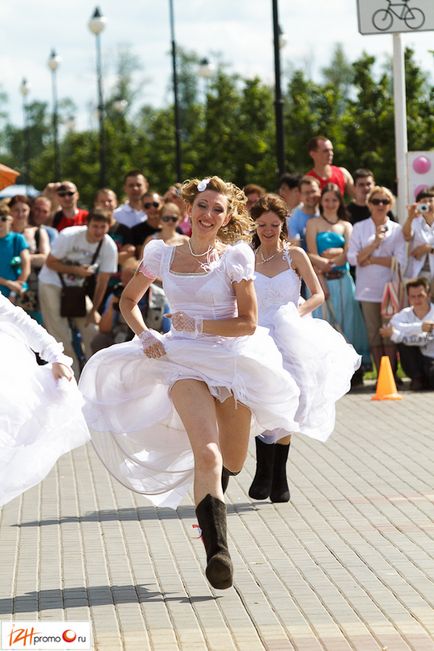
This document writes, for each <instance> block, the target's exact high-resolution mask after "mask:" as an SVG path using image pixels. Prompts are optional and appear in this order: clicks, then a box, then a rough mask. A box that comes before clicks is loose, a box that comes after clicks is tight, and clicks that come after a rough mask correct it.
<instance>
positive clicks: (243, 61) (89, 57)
mask: <svg viewBox="0 0 434 651" xmlns="http://www.w3.org/2000/svg"><path fill="white" fill-rule="evenodd" d="M361 1H362V2H363V0H361ZM378 2H379V4H382V3H383V0H378ZM174 5H175V20H176V39H177V42H178V43H179V44H180V45H182V46H183V47H185V48H187V49H190V50H194V51H196V52H197V53H198V54H199V55H200V56H204V57H208V58H209V57H210V54H211V53H213V52H221V53H222V55H223V59H224V60H225V61H226V62H227V63H229V64H230V69H231V70H233V71H236V72H238V73H240V74H241V75H243V76H247V77H252V76H254V75H259V76H260V77H261V78H262V79H264V80H265V81H267V82H270V83H272V81H273V52H272V19H271V0H174ZM100 7H101V10H102V12H103V13H104V15H105V16H106V17H107V19H108V24H107V27H106V30H105V31H104V33H103V35H102V46H103V57H104V62H105V63H104V67H105V76H106V79H105V84H106V86H109V85H110V83H111V81H112V80H113V73H114V70H113V63H112V62H113V61H114V59H115V57H116V51H117V49H118V48H119V45H121V44H129V45H130V46H131V49H132V51H133V52H134V53H135V54H136V55H137V56H138V57H139V58H140V60H141V62H142V64H143V71H142V72H141V73H140V75H139V77H140V78H141V79H144V80H146V83H143V85H142V93H141V97H140V98H139V100H140V101H141V102H142V103H145V102H148V103H151V104H153V105H156V106H158V105H164V104H166V103H167V102H169V101H171V97H170V95H169V94H168V90H167V89H168V81H169V78H170V58H169V47H170V43H169V40H170V34H169V19H168V0H134V2H133V1H130V0H102V2H101V3H100ZM94 8H95V0H60V2H59V0H38V2H36V0H2V1H1V3H0V21H1V25H2V39H1V44H0V70H1V71H2V72H1V78H0V85H1V86H2V88H3V90H5V91H6V92H7V94H8V97H9V102H8V104H7V106H6V107H5V108H6V110H7V111H8V112H9V116H10V118H11V120H12V121H13V122H14V123H16V124H20V123H21V121H22V113H21V97H20V95H19V92H18V86H19V84H20V81H21V79H22V77H26V78H27V79H28V81H29V83H30V84H31V88H32V90H31V95H30V98H33V99H41V100H48V101H50V98H51V85H50V84H51V81H50V73H49V70H48V68H47V59H48V55H49V52H50V50H51V48H53V47H54V48H55V49H56V50H57V52H58V53H59V55H60V56H61V57H62V59H63V61H62V64H61V67H60V68H59V71H58V87H59V96H60V97H65V96H68V97H72V98H73V99H74V101H75V102H76V104H77V105H78V107H79V120H78V124H79V126H81V127H86V126H88V124H89V120H90V119H91V118H90V117H89V115H90V113H89V108H88V107H89V103H90V102H94V101H95V94H96V87H95V43H94V36H93V35H92V34H91V33H90V32H89V30H88V27H87V22H88V19H89V17H90V16H91V14H92V13H93V10H94ZM279 11H280V23H281V25H282V28H283V29H284V31H285V33H286V35H287V38H288V44H287V46H286V47H285V49H284V50H283V51H282V60H283V66H284V67H285V65H286V64H287V63H288V62H290V63H291V64H292V65H295V66H302V67H304V68H306V69H307V70H309V71H310V72H311V73H312V74H313V75H318V71H319V70H320V69H321V67H322V66H324V65H326V64H328V62H329V58H330V53H331V51H332V49H333V47H334V45H335V44H336V43H337V42H340V43H342V45H343V46H344V49H345V52H346V54H347V56H348V57H349V58H350V59H351V60H353V59H354V58H356V57H357V56H358V55H359V54H360V53H361V52H362V51H363V50H366V51H368V52H370V53H372V54H374V55H377V56H379V57H383V56H385V55H387V54H389V55H391V53H392V37H391V36H389V35H385V36H361V35H360V34H359V33H358V31H357V11H356V0H298V1H296V0H280V2H279ZM403 41H404V44H405V45H406V44H409V45H412V46H413V47H414V48H415V50H416V57H417V60H418V61H419V63H420V64H421V65H422V66H423V67H424V69H425V70H427V71H429V72H431V73H433V72H434V56H433V55H432V54H430V53H429V49H430V48H431V49H432V48H434V38H433V33H432V32H425V33H420V34H410V35H407V34H406V35H403ZM433 76H434V75H433Z"/></svg>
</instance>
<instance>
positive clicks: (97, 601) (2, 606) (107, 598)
mask: <svg viewBox="0 0 434 651" xmlns="http://www.w3.org/2000/svg"><path fill="white" fill-rule="evenodd" d="M170 594H171V593H164V594H163V593H161V592H158V591H152V590H149V589H148V588H147V587H146V585H112V586H110V585H97V586H89V587H87V588H86V587H84V586H83V587H76V588H64V589H63V590H62V589H60V588H59V589H51V590H39V591H32V592H26V593H25V594H22V595H17V596H15V597H9V598H5V599H0V615H12V614H14V615H16V614H19V613H34V612H39V611H45V610H56V609H60V610H62V609H66V608H83V607H84V608H89V607H95V606H107V605H108V606H116V605H118V604H130V603H138V604H140V603H150V602H152V603H155V602H161V603H163V602H169V601H175V602H177V603H180V604H182V603H192V604H193V603H197V602H201V601H213V600H215V599H219V598H220V597H219V596H214V595H211V594H210V595H200V596H184V597H183V596H181V595H179V596H168V595H170Z"/></svg>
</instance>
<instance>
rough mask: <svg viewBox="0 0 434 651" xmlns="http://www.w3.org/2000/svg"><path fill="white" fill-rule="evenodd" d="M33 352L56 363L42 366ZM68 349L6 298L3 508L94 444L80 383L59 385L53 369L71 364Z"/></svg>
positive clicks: (0, 337) (0, 391) (0, 430)
mask: <svg viewBox="0 0 434 651" xmlns="http://www.w3.org/2000/svg"><path fill="white" fill-rule="evenodd" d="M33 351H35V352H38V353H39V355H40V357H41V358H42V359H44V360H45V361H48V362H50V363H49V364H46V365H44V366H39V365H38V364H37V362H36V357H35V354H34V352H33ZM62 351H63V346H62V344H59V343H57V342H56V341H55V339H53V337H52V336H51V335H49V334H48V333H47V331H46V330H44V328H42V327H41V326H40V325H38V324H37V323H36V321H34V320H33V319H32V318H30V317H29V315H28V314H26V312H24V310H22V309H21V308H19V307H15V306H14V305H12V303H11V302H10V301H9V300H8V299H6V298H5V297H4V296H2V295H1V294H0V359H1V371H0V468H1V471H0V506H1V505H3V504H6V503H7V502H9V501H10V500H12V499H13V498H14V497H17V496H18V495H20V494H21V493H23V492H24V491H25V490H27V489H28V488H31V487H32V486H35V485H36V484H38V483H39V482H40V481H41V480H42V479H44V477H45V476H46V475H47V474H48V473H49V472H50V470H51V468H52V467H53V466H54V464H55V463H56V461H57V459H58V458H59V457H60V456H61V455H62V454H65V453H66V452H69V451H70V450H72V449H73V448H76V447H78V446H80V445H83V443H86V442H87V441H88V440H89V431H88V429H87V425H86V422H85V420H84V417H83V414H82V405H83V399H82V397H81V395H80V393H79V391H78V388H77V384H76V382H75V380H74V379H72V380H71V381H68V380H66V379H62V380H60V381H56V380H55V379H54V377H53V374H52V371H51V363H52V362H61V363H62V364H66V365H68V366H71V362H72V360H71V359H70V358H69V357H66V356H65V355H63V352H62Z"/></svg>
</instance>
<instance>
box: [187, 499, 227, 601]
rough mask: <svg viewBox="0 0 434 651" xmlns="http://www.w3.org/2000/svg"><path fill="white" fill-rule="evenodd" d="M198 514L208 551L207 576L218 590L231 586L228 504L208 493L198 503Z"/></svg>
mask: <svg viewBox="0 0 434 651" xmlns="http://www.w3.org/2000/svg"><path fill="white" fill-rule="evenodd" d="M196 515H197V520H198V522H199V527H200V529H201V531H202V540H203V544H204V545H205V551H206V560H207V566H206V570H205V574H206V578H207V579H208V581H209V582H210V583H211V585H212V587H213V588H216V589H217V590H225V589H226V588H230V587H231V585H232V578H233V568H232V561H231V557H230V555H229V551H228V543H227V537H226V504H225V503H224V502H222V501H220V500H219V499H217V497H212V495H209V494H208V495H206V496H205V497H204V498H203V500H201V502H199V504H198V505H197V507H196Z"/></svg>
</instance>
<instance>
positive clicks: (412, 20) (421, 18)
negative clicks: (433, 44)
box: [404, 7, 425, 29]
mask: <svg viewBox="0 0 434 651" xmlns="http://www.w3.org/2000/svg"><path fill="white" fill-rule="evenodd" d="M404 22H405V24H406V25H407V27H408V28H409V29H420V28H421V27H422V25H423V24H424V22H425V14H424V13H423V11H422V10H421V9H410V7H409V8H408V10H407V13H406V14H405V18H404Z"/></svg>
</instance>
